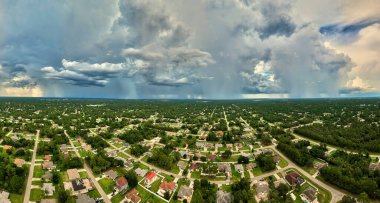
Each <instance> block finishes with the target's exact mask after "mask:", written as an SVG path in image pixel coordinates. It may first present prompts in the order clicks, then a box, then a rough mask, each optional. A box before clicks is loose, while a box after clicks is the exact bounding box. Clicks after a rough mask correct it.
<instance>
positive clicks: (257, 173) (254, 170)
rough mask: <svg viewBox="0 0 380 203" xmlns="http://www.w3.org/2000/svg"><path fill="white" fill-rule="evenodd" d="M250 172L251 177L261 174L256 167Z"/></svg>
mask: <svg viewBox="0 0 380 203" xmlns="http://www.w3.org/2000/svg"><path fill="white" fill-rule="evenodd" d="M252 172H253V175H254V176H259V175H261V174H263V172H262V171H261V169H260V167H256V168H254V169H253V170H252Z"/></svg>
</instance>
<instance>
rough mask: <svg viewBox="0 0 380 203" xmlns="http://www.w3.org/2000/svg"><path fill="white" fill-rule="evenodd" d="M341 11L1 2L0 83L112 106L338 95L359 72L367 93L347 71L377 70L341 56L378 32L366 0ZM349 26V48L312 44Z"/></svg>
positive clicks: (339, 6) (274, 4)
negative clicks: (115, 100)
mask: <svg viewBox="0 0 380 203" xmlns="http://www.w3.org/2000/svg"><path fill="white" fill-rule="evenodd" d="M347 2H354V1H345V0H344V1H343V0H338V1H334V2H333V3H331V1H327V0H322V2H320V4H313V3H310V2H308V3H305V1H300V0H299V1H290V0H274V1H257V0H207V1H204V0H193V1H187V0H179V1H174V2H169V1H164V0H156V1H152V0H139V1H135V0H124V1H119V0H111V1H104V0H95V1H94V0H88V1H80V2H77V1H68V0H63V1H59V2H45V3H44V4H42V5H41V4H37V3H35V2H30V1H11V0H5V1H2V2H0V4H1V5H0V11H1V12H0V17H1V18H0V31H1V32H0V61H1V64H2V68H0V81H1V84H2V87H3V88H5V87H8V88H9V87H11V86H12V87H21V88H22V87H30V88H31V87H37V86H38V87H41V91H43V92H45V94H46V96H49V95H53V96H54V95H59V96H72V95H81V94H80V93H78V92H86V96H91V97H98V96H99V95H98V94H99V93H102V94H101V95H102V96H105V97H108V96H109V97H121V98H125V97H128V98H159V97H165V95H177V96H178V97H179V98H204V97H208V98H239V97H240V96H241V94H244V93H254V94H267V93H269V94H274V93H276V94H277V93H281V94H289V96H292V97H318V96H321V95H327V96H337V95H339V94H340V93H342V90H343V89H344V88H346V89H348V88H354V86H353V85H348V84H352V82H350V81H352V80H353V79H354V78H355V77H354V76H358V75H360V78H362V80H363V81H365V83H366V84H367V83H368V84H370V86H372V87H376V88H377V86H376V84H374V82H373V81H372V80H374V79H373V78H370V77H369V76H367V75H366V76H365V75H363V74H360V73H358V72H359V71H358V70H357V68H356V66H358V65H353V64H359V65H360V66H361V67H362V66H364V65H365V66H370V65H369V64H370V62H372V64H374V65H372V66H374V67H377V66H376V63H377V61H376V60H375V59H372V58H371V59H368V60H366V61H365V62H362V63H361V62H360V61H359V59H357V58H359V57H357V56H353V57H352V56H351V54H357V53H354V51H352V50H350V49H351V48H352V46H354V45H355V46H356V47H357V48H362V49H368V50H371V49H373V48H371V47H370V45H363V44H364V43H365V42H364V41H367V42H368V41H369V40H368V39H369V38H368V37H369V36H370V35H373V34H370V33H371V32H372V33H373V32H375V33H376V32H377V31H376V23H375V22H377V21H376V19H378V18H376V17H377V16H378V13H377V12H375V11H376V9H374V8H378V5H375V4H374V2H375V1H371V0H368V1H367V0H366V1H365V3H360V6H363V4H365V6H363V7H365V9H364V8H363V9H364V10H365V12H352V11H351V10H350V9H352V8H353V7H354V6H355V5H353V4H351V3H347ZM369 5H372V7H373V8H370V7H371V6H369ZM360 22H371V24H365V23H364V24H360ZM352 25H354V28H355V29H356V30H357V32H356V35H355V38H350V39H349V40H351V41H349V42H350V43H349V44H350V46H349V48H348V47H344V46H343V44H344V43H342V42H343V41H342V40H341V39H340V38H341V37H340V36H334V37H331V36H327V35H323V33H326V32H323V30H325V31H329V32H330V33H333V32H336V33H338V35H339V33H341V32H342V30H345V29H351V30H355V29H353V28H352V27H351V28H350V27H349V28H347V26H352ZM321 27H322V28H321ZM366 28H372V29H374V30H375V31H371V30H367V29H366ZM362 30H365V31H366V32H364V31H362ZM320 31H321V32H322V33H321V32H320ZM367 35H368V36H367ZM364 36H366V37H364ZM338 38H339V39H338ZM364 38H365V39H367V40H363V39H364ZM326 40H329V41H330V45H329V46H327V45H326ZM345 40H346V41H347V38H345ZM353 40H357V43H352V41H353ZM351 45H352V46H351ZM371 53H372V52H371ZM373 53H378V52H377V51H374V52H373ZM351 58H352V60H351ZM363 60H364V59H363ZM353 66H354V68H352V67H353ZM361 70H363V69H361ZM348 72H349V73H350V74H347V73H348ZM368 72H369V71H368ZM372 73H373V72H372ZM376 80H377V79H376ZM57 81H60V82H57ZM379 88H380V87H379ZM352 92H354V91H352ZM118 95H120V96H118ZM192 95H193V96H192ZM170 98H172V96H170Z"/></svg>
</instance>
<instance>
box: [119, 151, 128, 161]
mask: <svg viewBox="0 0 380 203" xmlns="http://www.w3.org/2000/svg"><path fill="white" fill-rule="evenodd" d="M117 155H118V156H119V157H121V158H124V159H129V158H130V157H129V156H128V155H126V154H124V153H122V152H119V153H117Z"/></svg>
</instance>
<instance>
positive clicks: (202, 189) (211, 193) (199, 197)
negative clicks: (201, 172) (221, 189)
mask: <svg viewBox="0 0 380 203" xmlns="http://www.w3.org/2000/svg"><path fill="white" fill-rule="evenodd" d="M216 191H217V186H216V185H215V184H213V183H210V182H209V181H207V180H205V179H201V180H194V192H193V196H192V198H191V203H215V202H216Z"/></svg>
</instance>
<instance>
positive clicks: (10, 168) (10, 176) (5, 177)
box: [0, 149, 28, 194]
mask: <svg viewBox="0 0 380 203" xmlns="http://www.w3.org/2000/svg"><path fill="white" fill-rule="evenodd" d="M2 150H3V149H0V154H1V152H2ZM0 163H1V164H0V189H5V190H7V191H9V192H14V193H18V194H22V192H23V190H24V181H25V180H26V177H27V174H28V168H27V166H26V165H24V166H23V167H17V166H16V165H15V164H13V162H11V159H10V158H9V157H7V156H3V155H1V156H0Z"/></svg>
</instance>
